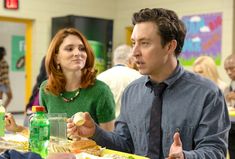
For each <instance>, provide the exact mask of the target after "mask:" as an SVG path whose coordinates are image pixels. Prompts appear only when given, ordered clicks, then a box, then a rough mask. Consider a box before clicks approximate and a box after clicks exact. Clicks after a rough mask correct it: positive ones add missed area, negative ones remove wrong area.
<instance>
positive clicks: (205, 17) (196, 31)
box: [179, 13, 222, 66]
mask: <svg viewBox="0 0 235 159" xmlns="http://www.w3.org/2000/svg"><path fill="white" fill-rule="evenodd" d="M182 21H183V22H184V24H185V26H186V28H187V34H186V38H185V41H184V47H183V50H182V52H181V55H180V57H179V60H180V62H181V64H183V65H186V66H191V65H192V64H193V62H194V60H195V59H196V58H197V57H199V56H201V55H208V56H211V57H213V59H214V60H215V62H216V64H217V65H220V63H221V39H222V13H210V14H200V15H192V16H183V17H182Z"/></svg>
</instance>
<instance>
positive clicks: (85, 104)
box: [40, 28, 115, 131]
mask: <svg viewBox="0 0 235 159" xmlns="http://www.w3.org/2000/svg"><path fill="white" fill-rule="evenodd" d="M94 60H95V58H94V53H93V51H92V49H91V47H90V45H89V44H88V42H87V40H86V38H85V37H84V36H83V35H82V34H81V33H80V32H79V31H78V30H76V29H74V28H65V29H62V30H60V31H59V32H58V33H57V34H56V35H55V36H54V38H53V39H52V41H51V43H50V46H49V49H48V52H47V55H46V60H45V66H46V71H47V75H48V80H47V81H44V82H43V83H42V85H41V87H40V104H41V105H43V106H45V107H46V110H47V111H48V113H67V117H71V116H72V115H74V114H75V113H76V112H89V113H90V114H91V116H92V118H93V119H94V121H95V122H96V123H97V124H99V125H100V126H101V127H103V128H104V129H106V130H108V131H111V130H113V127H114V124H113V123H114V119H115V110H114V109H115V102H114V99H113V95H112V92H111V90H110V89H109V87H108V86H107V85H106V84H105V83H103V82H101V81H99V80H97V79H96V72H97V70H95V69H94V62H95V61H94Z"/></svg>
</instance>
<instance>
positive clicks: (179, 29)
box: [132, 8, 186, 56]
mask: <svg viewBox="0 0 235 159" xmlns="http://www.w3.org/2000/svg"><path fill="white" fill-rule="evenodd" d="M142 22H154V23H155V24H156V26H157V27H158V31H159V32H158V34H159V35H160V37H161V44H162V46H163V47H164V46H165V45H166V44H167V43H168V42H170V41H171V40H176V41H177V47H176V49H175V55H176V56H178V55H179V54H180V52H181V51H182V48H183V45H184V38H185V35H186V27H185V25H184V23H183V22H182V21H181V20H180V19H179V18H178V16H177V14H176V13H175V12H174V11H172V10H167V9H163V8H153V9H149V8H145V9H141V10H140V11H139V12H136V13H134V14H133V17H132V24H133V25H135V24H138V23H142Z"/></svg>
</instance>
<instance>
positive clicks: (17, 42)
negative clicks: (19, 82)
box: [11, 35, 25, 72]
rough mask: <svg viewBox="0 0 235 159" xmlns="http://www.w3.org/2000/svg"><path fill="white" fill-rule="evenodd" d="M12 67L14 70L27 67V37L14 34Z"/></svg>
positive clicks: (22, 69)
mask: <svg viewBox="0 0 235 159" xmlns="http://www.w3.org/2000/svg"><path fill="white" fill-rule="evenodd" d="M11 50H12V52H11V69H12V71H13V72H17V71H24V69H25V37H24V36H18V35H13V36H12V39H11Z"/></svg>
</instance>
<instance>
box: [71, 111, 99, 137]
mask: <svg viewBox="0 0 235 159" xmlns="http://www.w3.org/2000/svg"><path fill="white" fill-rule="evenodd" d="M83 115H84V119H85V122H84V124H83V125H80V126H77V125H75V123H74V122H73V120H72V118H69V119H68V120H67V134H68V137H69V138H71V139H77V138H80V137H92V136H93V135H94V134H95V129H96V125H95V122H94V120H93V119H92V118H91V116H90V114H89V113H87V112H85V113H84V114H83Z"/></svg>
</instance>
